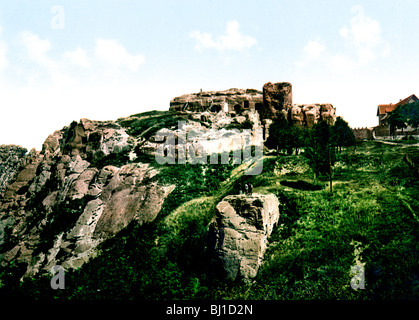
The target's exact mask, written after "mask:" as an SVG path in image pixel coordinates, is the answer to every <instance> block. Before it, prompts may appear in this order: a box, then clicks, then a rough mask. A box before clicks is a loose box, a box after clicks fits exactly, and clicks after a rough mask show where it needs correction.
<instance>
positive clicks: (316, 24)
mask: <svg viewBox="0 0 419 320" xmlns="http://www.w3.org/2000/svg"><path fill="white" fill-rule="evenodd" d="M417 12H419V2H418V1H414V0H399V1H396V0H386V1H383V0H381V1H372V0H371V1H367V0H364V1H361V0H360V1H350V0H348V1H312V0H305V1H303V0H296V1H280V0H275V1H264V0H261V1H243V0H241V1H228V0H224V1H218V0H205V1H196V0H195V1H186V0H185V1H176V0H172V1H159V0H155V1H124V0H119V1H116V0H114V1H110V0H100V1H93V0H83V1H82V0H71V1H70V0H67V1H62V0H61V1H60V0H53V1H48V0H44V1H30V0H14V1H9V0H7V1H6V0H0V110H1V112H0V144H18V145H22V146H24V147H26V148H28V149H30V148H33V147H35V148H36V149H38V150H40V149H41V145H42V143H43V141H44V140H45V139H46V137H47V136H48V135H49V134H50V133H52V132H54V131H55V130H58V129H61V128H62V127H63V126H65V125H68V124H69V123H70V122H71V121H73V120H79V119H81V118H89V119H94V120H109V119H117V118H119V117H124V116H128V115H130V114H134V113H139V112H143V111H148V110H166V109H168V108H169V101H170V99H171V98H173V97H175V96H178V95H181V94H184V93H189V92H198V91H199V90H200V89H201V88H202V89H203V90H223V89H228V88H255V89H259V90H261V89H262V86H263V84H264V83H266V82H269V81H270V82H280V81H287V82H291V83H292V85H293V102H294V103H299V104H303V103H332V104H333V105H334V106H335V107H336V108H337V114H338V115H340V116H342V117H343V118H344V119H345V120H347V121H348V122H349V124H350V125H351V126H353V127H360V126H375V125H376V124H377V119H376V108H377V105H378V104H381V103H390V102H397V101H399V99H402V98H405V97H407V96H409V95H410V94H413V93H415V94H419V77H418V76H417V70H419V68H418V67H419V59H417V52H418V51H419V50H418V49H419V48H418V46H419V41H418V37H419V33H418V31H419V20H418V19H417Z"/></svg>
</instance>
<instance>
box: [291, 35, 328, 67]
mask: <svg viewBox="0 0 419 320" xmlns="http://www.w3.org/2000/svg"><path fill="white" fill-rule="evenodd" d="M325 50H326V47H325V46H324V45H322V44H321V43H320V42H318V41H312V40H311V41H309V42H308V43H307V44H306V46H305V47H304V49H303V57H302V59H301V60H299V61H297V63H296V64H297V66H299V67H304V66H306V65H307V64H309V63H310V62H312V61H314V60H317V59H319V58H320V57H321V55H322V53H323V52H325Z"/></svg>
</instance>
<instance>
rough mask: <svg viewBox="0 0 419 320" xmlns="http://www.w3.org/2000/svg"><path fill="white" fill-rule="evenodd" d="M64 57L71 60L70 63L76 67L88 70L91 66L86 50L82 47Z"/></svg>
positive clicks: (65, 54)
mask: <svg viewBox="0 0 419 320" xmlns="http://www.w3.org/2000/svg"><path fill="white" fill-rule="evenodd" d="M63 57H64V58H65V59H68V60H70V62H71V63H72V64H74V65H76V66H80V67H85V68H87V67H90V65H91V64H90V59H89V58H88V57H87V52H86V50H84V49H82V48H80V47H77V49H76V50H74V51H69V52H66V53H64V55H63Z"/></svg>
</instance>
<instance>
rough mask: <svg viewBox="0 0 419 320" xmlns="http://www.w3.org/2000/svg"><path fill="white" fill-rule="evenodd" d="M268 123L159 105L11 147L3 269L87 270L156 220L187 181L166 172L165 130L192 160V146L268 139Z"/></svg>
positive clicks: (2, 179) (1, 155) (1, 176)
mask: <svg viewBox="0 0 419 320" xmlns="http://www.w3.org/2000/svg"><path fill="white" fill-rule="evenodd" d="M203 115H206V117H205V119H202V116H203ZM245 127H246V128H247V129H248V132H243V130H238V129H239V128H245ZM220 128H222V130H220ZM258 129H260V121H259V119H258V117H257V114H254V113H252V112H246V113H244V114H243V115H242V116H241V117H238V118H235V119H233V118H232V117H230V116H229V115H228V114H227V115H226V114H225V113H223V112H220V113H218V114H213V113H208V114H205V113H203V114H200V115H199V116H198V117H197V115H196V114H191V113H185V112H183V113H176V112H171V111H168V112H157V111H156V112H148V113H143V114H138V115H133V116H130V117H126V118H120V119H118V120H116V121H92V120H88V119H81V120H80V121H79V122H72V123H71V124H70V125H69V126H67V127H64V128H63V129H61V130H58V131H55V132H54V133H52V134H51V135H49V136H48V137H47V139H46V140H45V142H44V143H43V145H42V150H41V151H36V150H31V151H30V152H29V153H27V150H25V149H23V148H21V147H18V146H1V147H0V254H1V256H0V257H1V258H0V266H3V267H6V266H8V265H9V264H10V263H14V264H19V265H20V266H21V268H22V270H23V274H22V275H21V276H22V278H26V277H31V276H34V275H36V274H37V273H39V272H40V271H42V272H43V273H45V272H49V270H51V268H52V267H53V266H54V265H61V266H62V267H63V268H65V269H69V268H79V267H80V266H81V265H83V264H84V263H86V262H87V261H89V259H90V258H92V257H95V256H96V255H97V248H98V246H99V245H100V244H101V243H102V242H104V241H106V240H107V239H109V238H112V237H113V236H115V235H116V234H117V233H118V232H120V231H121V230H123V229H124V228H126V227H127V226H128V225H129V224H130V223H131V222H133V221H135V223H136V224H139V225H141V224H143V223H146V222H151V221H153V220H154V219H155V218H156V216H157V215H158V213H159V211H160V209H161V207H162V204H163V203H164V201H165V198H166V197H167V196H168V195H169V194H170V193H171V192H172V191H173V190H174V189H175V188H176V187H178V186H176V185H175V184H170V183H163V182H161V181H160V179H159V174H160V169H159V168H158V167H157V166H156V165H155V164H156V163H155V158H156V151H157V150H158V149H159V147H162V146H164V145H165V143H166V142H167V141H166V140H161V141H158V139H157V138H156V133H158V132H163V133H164V132H170V133H172V134H173V137H174V138H175V139H176V142H177V144H176V148H178V146H180V145H182V146H184V147H185V150H184V152H186V155H188V158H187V159H188V160H189V159H190V153H191V152H190V151H191V150H192V149H193V150H194V151H196V150H198V151H199V150H201V151H202V150H203V151H206V154H207V155H210V154H212V153H214V152H215V153H223V152H230V151H234V150H236V149H237V150H241V149H242V148H243V146H244V144H250V145H255V144H263V141H262V140H261V138H262V136H261V135H260V136H258V137H255V134H254V132H256V131H257V130H258ZM165 130H166V131H165ZM252 130H253V131H252ZM188 137H189V139H188ZM191 137H192V138H191ZM182 138H183V140H181V139H182ZM197 144H198V145H199V146H200V147H199V148H197V147H196V145H197ZM186 155H185V160H186ZM176 159H178V156H177V155H176ZM153 162H154V165H153V164H152V163H153Z"/></svg>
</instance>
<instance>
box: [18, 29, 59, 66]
mask: <svg viewBox="0 0 419 320" xmlns="http://www.w3.org/2000/svg"><path fill="white" fill-rule="evenodd" d="M20 41H21V43H22V44H23V46H24V47H25V49H26V54H27V58H28V59H29V60H32V61H34V62H35V63H37V64H39V65H41V66H44V67H46V68H54V67H55V66H56V62H55V61H53V60H52V59H51V58H49V57H48V52H49V51H50V50H51V43H50V42H49V41H48V40H42V39H40V38H39V36H38V35H36V34H33V33H32V32H29V31H25V32H22V33H21V34H20Z"/></svg>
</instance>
